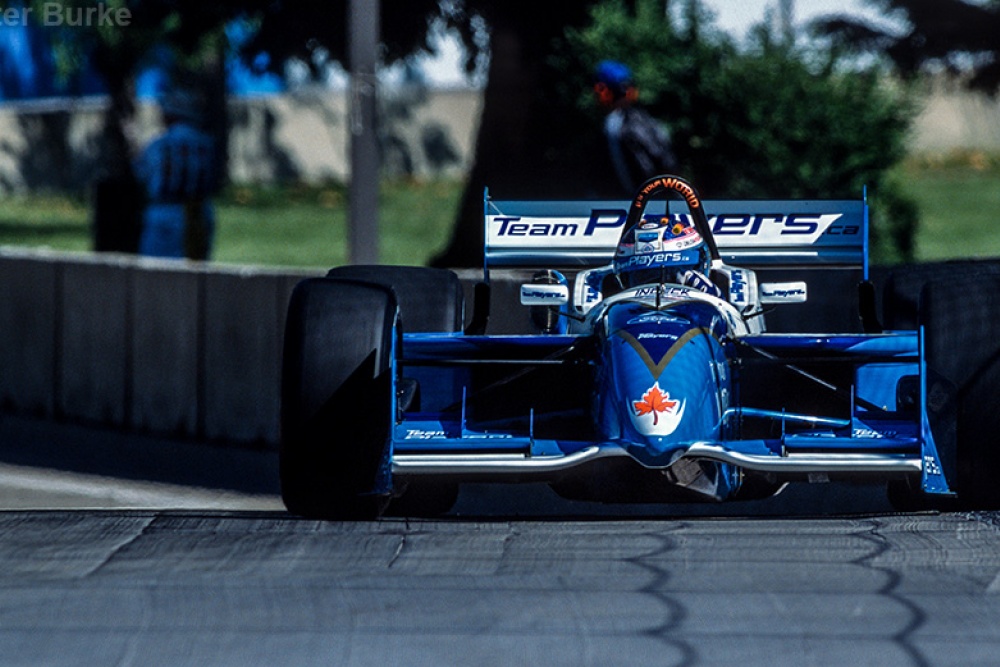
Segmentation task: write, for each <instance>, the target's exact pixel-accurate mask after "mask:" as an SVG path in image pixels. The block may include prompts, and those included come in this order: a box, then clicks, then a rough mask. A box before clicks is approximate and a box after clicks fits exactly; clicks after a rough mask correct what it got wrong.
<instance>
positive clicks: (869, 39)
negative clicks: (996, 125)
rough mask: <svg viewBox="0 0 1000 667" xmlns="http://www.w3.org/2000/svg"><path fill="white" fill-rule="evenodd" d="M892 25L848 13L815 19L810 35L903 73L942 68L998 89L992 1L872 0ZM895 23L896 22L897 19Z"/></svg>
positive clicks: (999, 55) (996, 6) (996, 10)
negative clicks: (881, 58)
mask: <svg viewBox="0 0 1000 667" xmlns="http://www.w3.org/2000/svg"><path fill="white" fill-rule="evenodd" d="M872 4H874V5H877V6H879V7H881V8H882V10H883V12H884V13H885V14H886V15H894V16H901V17H905V19H906V21H905V23H904V24H903V27H902V28H901V29H900V27H899V26H898V25H892V24H890V25H884V26H883V25H872V24H871V23H870V22H868V21H862V20H858V19H856V18H853V17H850V16H839V17H836V18H832V19H827V20H822V21H818V22H817V23H816V25H815V28H814V32H815V34H816V35H820V36H826V37H831V38H832V39H833V40H834V42H835V44H837V45H839V46H841V47H844V48H846V49H848V50H850V51H853V52H860V53H866V54H878V55H881V56H884V57H885V58H887V59H888V60H889V61H890V62H892V63H893V65H895V67H896V69H897V71H898V72H899V73H900V74H901V75H902V76H904V77H907V78H912V77H914V76H916V75H918V74H921V73H926V72H938V71H944V72H948V73H950V74H952V75H959V76H961V77H962V78H964V80H965V82H966V83H967V85H968V86H969V87H970V88H972V89H973V90H979V91H982V92H986V93H989V94H991V95H995V94H996V93H997V91H998V90H1000V2H998V1H997V0H978V1H969V0H873V1H872ZM897 23H898V22H897Z"/></svg>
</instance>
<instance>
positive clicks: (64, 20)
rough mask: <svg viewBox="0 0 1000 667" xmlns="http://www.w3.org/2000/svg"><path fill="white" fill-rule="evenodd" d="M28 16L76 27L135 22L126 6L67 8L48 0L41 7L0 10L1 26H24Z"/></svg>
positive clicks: (54, 24) (44, 23)
mask: <svg viewBox="0 0 1000 667" xmlns="http://www.w3.org/2000/svg"><path fill="white" fill-rule="evenodd" d="M36 10H38V11H36ZM29 17H32V18H34V19H36V20H37V22H38V23H41V24H42V25H45V26H69V27H77V28H92V27H116V26H117V27H123V26H127V25H129V24H130V23H132V12H131V11H130V10H129V9H128V8H126V7H108V6H107V5H105V4H103V3H102V4H97V5H94V6H93V7H67V6H65V5H63V4H62V3H60V2H46V3H43V4H42V6H41V7H40V8H36V7H8V8H7V9H3V10H0V26H15V25H25V24H26V23H27V22H28V18H29Z"/></svg>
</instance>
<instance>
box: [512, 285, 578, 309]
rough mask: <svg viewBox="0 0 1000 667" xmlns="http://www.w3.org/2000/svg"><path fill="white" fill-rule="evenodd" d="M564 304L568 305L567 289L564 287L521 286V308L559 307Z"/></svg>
mask: <svg viewBox="0 0 1000 667" xmlns="http://www.w3.org/2000/svg"><path fill="white" fill-rule="evenodd" d="M566 303H569V287H567V286H566V285H558V284H556V285H545V284H528V285H521V305H522V306H561V305H563V304H566Z"/></svg>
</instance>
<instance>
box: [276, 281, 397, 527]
mask: <svg viewBox="0 0 1000 667" xmlns="http://www.w3.org/2000/svg"><path fill="white" fill-rule="evenodd" d="M396 314H397V305H396V299H395V296H394V295H393V293H392V291H391V290H389V289H387V288H384V287H380V286H378V285H370V284H364V283H358V282H351V281H343V280H330V279H325V278H313V279H307V280H304V281H302V282H301V283H299V284H298V285H297V286H296V287H295V290H294V291H293V293H292V297H291V301H290V303H289V308H288V319H287V322H286V329H285V343H284V360H283V368H282V391H281V398H282V403H281V435H282V437H281V448H280V451H279V468H280V477H281V495H282V500H283V501H284V503H285V506H286V507H287V508H288V509H289V511H291V512H293V513H295V514H300V515H302V516H307V517H312V518H323V519H374V518H377V517H378V516H379V515H380V514H381V512H382V511H383V510H384V508H385V506H386V504H387V503H388V500H389V497H390V496H389V494H390V492H391V479H390V475H389V452H388V443H389V434H390V429H391V427H392V422H393V415H392V414H391V410H392V404H393V402H392V377H391V375H392V362H391V355H392V346H393V336H395V335H396V334H395V327H394V325H395V322H396Z"/></svg>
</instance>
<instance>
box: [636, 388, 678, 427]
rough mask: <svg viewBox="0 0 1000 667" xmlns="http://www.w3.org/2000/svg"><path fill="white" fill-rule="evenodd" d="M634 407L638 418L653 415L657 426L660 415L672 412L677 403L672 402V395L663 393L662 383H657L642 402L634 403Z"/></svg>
mask: <svg viewBox="0 0 1000 667" xmlns="http://www.w3.org/2000/svg"><path fill="white" fill-rule="evenodd" d="M632 407H634V408H635V416H636V417H641V416H643V415H648V414H650V413H652V415H653V425H654V426H656V425H657V423H658V422H659V413H661V412H669V411H672V410H673V409H674V408H676V407H677V401H672V400H670V394H665V393H663V391H662V390H661V389H660V383H659V382H657V383H656V384H654V385H653V386H652V388H651V389H650V390H649V391H647V392H646V393H645V394H643V395H642V400H641V401H633V403H632Z"/></svg>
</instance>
